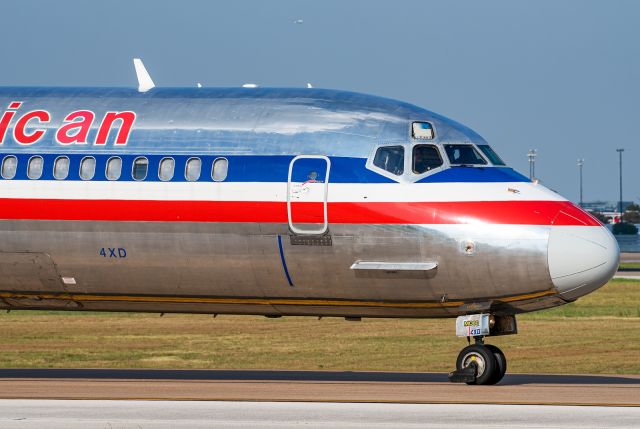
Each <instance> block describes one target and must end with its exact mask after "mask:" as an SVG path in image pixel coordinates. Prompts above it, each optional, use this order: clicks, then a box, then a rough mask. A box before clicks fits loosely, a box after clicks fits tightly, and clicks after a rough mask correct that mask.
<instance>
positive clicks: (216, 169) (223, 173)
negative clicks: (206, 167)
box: [211, 158, 229, 182]
mask: <svg viewBox="0 0 640 429" xmlns="http://www.w3.org/2000/svg"><path fill="white" fill-rule="evenodd" d="M228 170H229V161H227V158H218V159H216V160H215V161H213V168H212V169H211V178H213V180H214V181H216V182H222V181H223V180H224V179H226V178H227V172H228Z"/></svg>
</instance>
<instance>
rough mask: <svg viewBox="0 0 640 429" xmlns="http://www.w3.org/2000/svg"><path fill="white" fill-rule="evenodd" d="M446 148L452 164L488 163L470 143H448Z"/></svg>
mask: <svg viewBox="0 0 640 429" xmlns="http://www.w3.org/2000/svg"><path fill="white" fill-rule="evenodd" d="M444 150H445V151H446V152H447V156H448V157H449V162H450V163H451V164H463V165H485V164H486V163H487V161H485V160H484V158H482V156H481V155H480V154H479V153H478V151H477V150H476V149H475V148H474V147H473V146H471V145H470V144H446V145H444Z"/></svg>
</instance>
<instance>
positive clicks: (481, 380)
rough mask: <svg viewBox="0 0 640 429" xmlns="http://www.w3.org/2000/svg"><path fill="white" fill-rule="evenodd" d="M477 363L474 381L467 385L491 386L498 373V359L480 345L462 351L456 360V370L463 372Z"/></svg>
mask: <svg viewBox="0 0 640 429" xmlns="http://www.w3.org/2000/svg"><path fill="white" fill-rule="evenodd" d="M472 362H475V364H476V365H477V370H476V377H475V380H474V381H471V382H467V384H479V385H484V384H491V383H490V381H491V379H492V377H494V376H495V375H494V374H495V373H496V372H497V371H498V363H497V361H496V357H495V355H494V354H493V352H492V351H491V350H489V349H488V348H487V347H486V346H484V345H480V344H473V345H470V346H467V347H465V348H464V349H462V351H461V352H460V354H459V355H458V359H457V360H456V369H458V370H461V369H464V368H466V367H468V366H469V365H471V363H472Z"/></svg>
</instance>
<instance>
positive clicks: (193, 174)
mask: <svg viewBox="0 0 640 429" xmlns="http://www.w3.org/2000/svg"><path fill="white" fill-rule="evenodd" d="M201 169H202V161H201V160H200V158H189V160H188V161H187V168H186V169H185V172H184V175H185V178H186V179H187V180H188V181H190V182H195V181H196V180H198V179H199V178H200V170H201Z"/></svg>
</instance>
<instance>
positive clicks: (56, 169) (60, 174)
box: [53, 156, 70, 180]
mask: <svg viewBox="0 0 640 429" xmlns="http://www.w3.org/2000/svg"><path fill="white" fill-rule="evenodd" d="M69 164H70V161H69V158H67V157H66V156H59V157H58V158H56V160H55V161H54V163H53V178H54V179H56V180H64V179H66V178H67V176H68V175H69Z"/></svg>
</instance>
